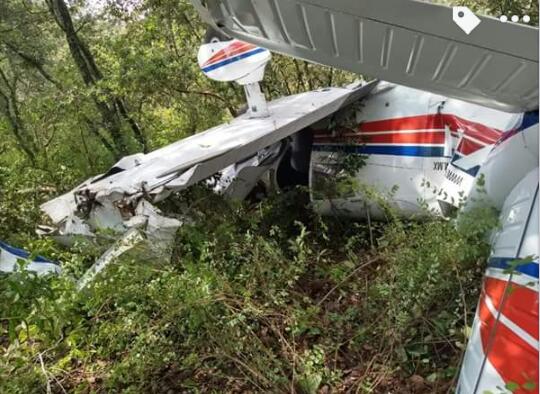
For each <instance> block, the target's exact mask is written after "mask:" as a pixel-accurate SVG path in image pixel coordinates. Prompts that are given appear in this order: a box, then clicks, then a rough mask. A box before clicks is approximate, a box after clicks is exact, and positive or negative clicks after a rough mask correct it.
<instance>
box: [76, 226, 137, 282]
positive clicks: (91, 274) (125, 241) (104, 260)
mask: <svg viewBox="0 0 540 394" xmlns="http://www.w3.org/2000/svg"><path fill="white" fill-rule="evenodd" d="M143 240H144V237H143V236H142V234H141V233H140V231H139V230H137V229H131V230H129V231H128V232H126V233H125V234H124V236H123V237H122V238H121V239H119V240H118V241H117V242H116V243H115V244H114V245H113V246H111V247H110V248H109V249H108V250H107V251H106V252H105V253H103V255H102V256H101V257H100V258H99V259H98V260H97V261H96V262H95V263H94V264H93V265H92V267H90V268H89V269H88V270H87V271H86V272H85V273H84V275H83V276H82V277H81V278H80V279H79V281H78V282H77V289H78V290H82V289H84V288H85V287H87V286H88V285H89V284H90V283H91V282H92V281H93V280H94V278H95V277H96V276H97V275H98V274H99V273H100V272H101V271H103V270H104V269H105V268H106V267H107V266H109V265H110V264H112V263H113V262H114V261H115V260H116V259H117V258H118V257H120V256H121V255H122V254H124V253H126V252H127V251H128V250H130V249H133V248H134V247H135V246H136V245H137V244H139V243H140V242H142V241H143Z"/></svg>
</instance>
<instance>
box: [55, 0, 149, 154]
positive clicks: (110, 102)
mask: <svg viewBox="0 0 540 394" xmlns="http://www.w3.org/2000/svg"><path fill="white" fill-rule="evenodd" d="M46 2H47V5H48V6H49V10H50V12H51V14H52V15H53V17H54V19H55V21H56V23H57V24H58V26H59V27H60V28H61V29H62V31H63V32H64V34H65V36H66V40H67V43H68V46H69V51H70V53H71V56H72V58H73V61H74V62H75V64H76V66H77V69H78V70H79V73H80V75H81V77H82V79H83V81H84V83H85V84H86V86H88V87H95V86H96V85H97V83H98V82H99V81H100V80H101V79H103V74H102V73H101V70H100V69H99V67H98V66H97V64H96V62H95V59H94V56H93V55H92V53H91V52H90V50H89V49H88V47H87V45H86V43H85V42H84V41H83V40H81V38H80V37H79V35H78V34H77V31H76V30H75V28H74V26H73V20H72V19H71V15H70V13H69V9H68V7H67V5H66V3H65V1H64V0H46ZM93 100H94V103H95V105H96V108H97V109H98V111H99V113H100V115H101V121H102V124H103V126H104V128H105V129H106V130H107V131H108V132H109V134H110V137H111V140H112V145H113V146H114V150H115V151H116V156H117V157H120V156H123V155H125V154H127V153H128V149H127V145H126V141H125V138H124V135H123V134H122V123H123V121H126V122H127V125H128V126H129V127H130V128H131V130H132V132H133V135H134V137H135V139H136V140H137V141H138V142H139V144H141V147H142V150H143V152H145V153H146V152H147V151H148V147H147V144H146V140H145V138H144V135H143V133H142V131H141V129H140V128H139V126H138V124H137V122H136V121H135V120H134V119H133V118H132V117H131V116H130V115H129V112H128V111H127V108H126V106H125V103H124V101H123V100H122V98H120V97H116V96H115V95H113V94H109V95H108V97H107V98H105V99H103V98H101V97H98V96H97V95H94V97H93ZM102 142H103V139H102Z"/></svg>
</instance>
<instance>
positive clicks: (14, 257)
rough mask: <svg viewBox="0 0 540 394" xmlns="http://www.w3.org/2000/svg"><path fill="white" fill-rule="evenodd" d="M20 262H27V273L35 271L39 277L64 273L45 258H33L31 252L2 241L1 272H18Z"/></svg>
mask: <svg viewBox="0 0 540 394" xmlns="http://www.w3.org/2000/svg"><path fill="white" fill-rule="evenodd" d="M20 260H24V261H25V262H26V266H25V269H26V270H27V271H33V272H35V273H36V274H38V275H44V274H50V273H53V274H59V273H60V272H61V271H62V270H61V268H60V266H59V265H58V264H56V263H54V262H52V261H50V260H47V259H46V258H44V257H41V256H37V257H32V256H31V254H30V253H29V252H27V251H25V250H22V249H19V248H15V247H13V246H11V245H8V244H6V243H5V242H2V241H0V272H14V271H17V270H18V267H19V265H18V262H19V261H20Z"/></svg>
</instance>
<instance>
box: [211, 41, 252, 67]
mask: <svg viewBox="0 0 540 394" xmlns="http://www.w3.org/2000/svg"><path fill="white" fill-rule="evenodd" d="M253 48H255V45H253V44H248V43H247V42H242V41H236V42H233V43H232V44H231V45H229V46H228V47H225V48H223V49H221V50H219V51H218V52H216V54H214V55H213V56H212V57H211V58H210V59H208V60H207V61H206V62H204V64H203V65H202V67H206V66H208V65H210V64H212V63H216V62H218V61H220V60H223V59H226V58H229V57H232V56H235V55H238V54H239V53H243V52H247V51H250V50H252V49H253Z"/></svg>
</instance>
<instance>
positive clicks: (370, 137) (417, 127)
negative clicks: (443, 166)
mask: <svg viewBox="0 0 540 394" xmlns="http://www.w3.org/2000/svg"><path fill="white" fill-rule="evenodd" d="M445 127H448V128H449V129H450V130H451V132H452V135H454V136H457V135H458V133H457V130H460V131H461V132H463V133H464V134H465V135H466V136H469V137H471V138H474V139H476V140H477V141H472V140H470V139H466V138H463V139H462V140H461V143H460V144H459V146H458V148H457V151H458V152H459V153H461V154H462V155H469V154H471V153H474V152H476V151H477V150H479V149H481V148H483V147H484V146H486V145H491V144H494V143H495V142H496V141H497V140H498V139H499V138H500V136H501V135H502V131H500V130H497V129H494V128H490V127H487V126H485V125H482V124H480V123H477V122H472V121H469V120H466V119H463V118H460V117H459V116H455V115H449V114H430V115H419V116H408V117H402V118H393V119H383V120H375V121H369V122H362V123H360V124H359V125H358V127H357V129H356V130H350V129H347V130H342V131H345V132H338V133H336V135H334V136H332V135H329V134H328V132H326V131H316V132H315V139H316V142H317V143H339V142H345V143H351V144H352V143H390V144H393V143H395V144H404V143H413V144H422V143H425V144H429V143H431V144H444V142H445V141H444V138H445V137H444V130H445ZM421 130H422V131H423V132H420V131H421ZM415 132H416V133H415ZM366 133H369V134H366Z"/></svg>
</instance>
